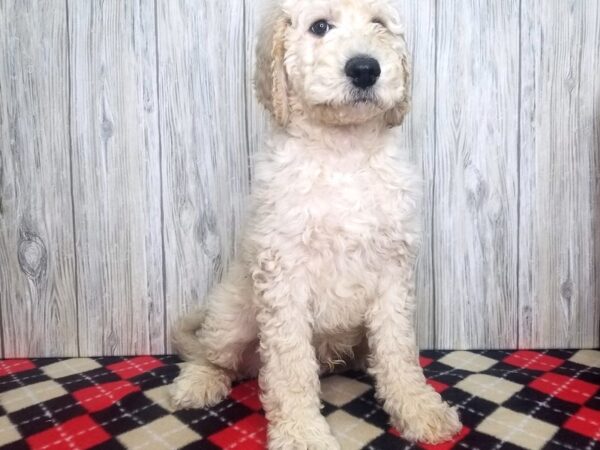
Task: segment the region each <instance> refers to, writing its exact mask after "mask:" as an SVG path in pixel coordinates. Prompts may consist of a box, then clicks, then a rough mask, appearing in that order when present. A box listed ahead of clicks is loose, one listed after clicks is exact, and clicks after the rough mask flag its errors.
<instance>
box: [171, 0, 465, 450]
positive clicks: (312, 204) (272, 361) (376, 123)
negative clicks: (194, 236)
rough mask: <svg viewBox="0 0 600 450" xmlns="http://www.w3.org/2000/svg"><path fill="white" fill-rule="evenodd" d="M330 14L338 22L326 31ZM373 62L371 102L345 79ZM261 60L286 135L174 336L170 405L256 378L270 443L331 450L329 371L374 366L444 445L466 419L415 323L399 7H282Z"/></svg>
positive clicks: (414, 208) (396, 401) (382, 384)
mask: <svg viewBox="0 0 600 450" xmlns="http://www.w3.org/2000/svg"><path fill="white" fill-rule="evenodd" d="M318 19H327V20H329V21H330V22H331V23H332V24H334V25H335V28H334V29H333V30H332V31H330V32H329V33H328V34H326V35H325V36H324V37H317V36H314V35H313V34H311V33H309V31H308V30H309V28H310V26H311V24H312V23H313V22H315V21H316V20H318ZM374 19H377V20H376V21H375V22H382V23H383V24H381V23H375V22H374ZM361 54H366V55H370V56H372V57H374V58H376V59H377V60H378V61H379V63H380V65H381V76H380V78H379V80H378V81H377V83H376V84H375V86H374V87H373V91H372V94H370V96H369V97H368V98H363V97H361V98H358V97H357V96H360V95H362V94H361V93H357V92H356V90H355V89H353V87H352V84H351V82H350V80H349V79H348V78H347V77H346V76H345V75H344V70H343V68H344V65H345V63H346V61H347V60H348V59H349V58H351V57H353V56H356V55H361ZM257 56H258V58H257V70H256V79H255V81H256V91H257V95H258V98H259V100H260V101H261V103H262V104H263V105H264V106H265V107H266V108H267V109H268V110H269V111H270V112H271V113H272V116H273V118H274V122H275V123H274V130H273V133H272V136H271V138H270V140H269V143H268V144H267V145H266V147H265V149H264V150H263V151H262V152H261V153H260V155H259V157H258V161H257V163H256V176H255V179H254V185H253V192H252V208H251V214H250V217H249V221H248V224H247V227H246V229H245V234H244V237H243V240H242V243H241V251H240V252H239V254H240V256H239V258H238V259H237V260H236V261H235V262H233V264H232V267H231V268H230V270H229V272H228V273H227V275H226V276H225V277H224V279H223V281H222V282H221V283H220V284H219V285H218V286H216V287H215V288H214V289H213V291H212V293H211V294H210V296H209V298H208V301H207V302H206V306H205V307H203V308H202V309H201V310H200V311H198V312H196V313H194V314H191V315H189V316H187V317H185V318H184V319H183V320H182V321H181V322H180V324H179V325H178V328H177V329H176V331H175V333H174V343H175V345H176V347H177V348H178V350H179V352H180V354H181V355H182V356H183V357H184V358H186V359H188V360H189V361H190V363H189V364H188V365H187V366H186V367H185V368H184V369H183V371H182V373H181V375H180V376H179V377H178V378H177V379H176V380H175V383H174V386H173V390H172V394H173V398H172V399H173V403H174V405H175V406H176V407H179V408H195V407H205V406H209V405H213V404H215V403H217V402H219V401H220V400H222V399H223V398H224V396H225V395H227V393H228V392H229V389H230V387H231V383H232V381H233V380H235V379H237V378H241V377H253V376H256V375H258V377H259V382H260V387H261V390H262V397H261V398H262V402H263V405H264V409H265V412H266V415H267V418H268V420H269V430H268V437H269V448H271V449H286V450H288V449H323V450H331V449H335V448H339V444H338V443H337V442H336V440H335V439H334V437H333V436H332V434H331V431H330V429H329V426H328V424H327V422H326V421H325V419H324V418H323V416H322V415H321V414H320V412H319V407H320V401H319V378H318V375H319V373H320V372H322V371H324V370H330V369H331V368H334V367H336V366H343V365H348V364H354V365H356V366H359V367H362V366H363V365H366V366H367V367H368V370H369V372H370V373H371V374H372V375H373V376H374V378H375V380H376V390H377V395H378V397H379V398H380V399H381V400H382V401H383V407H384V409H385V411H386V412H387V413H389V415H390V417H391V422H392V424H393V425H394V426H396V427H397V428H398V429H400V430H401V431H402V434H403V436H404V437H406V438H408V439H412V440H420V441H426V442H438V441H443V440H446V439H448V438H450V437H451V436H452V435H453V434H454V433H456V432H457V431H458V430H459V429H460V426H461V425H460V422H459V420H458V416H457V413H456V411H455V409H453V408H450V407H449V406H448V405H447V404H445V403H444V402H443V401H442V399H441V397H440V396H439V394H437V393H436V392H435V391H434V390H433V389H432V388H431V387H430V386H428V385H427V384H426V383H425V377H424V376H423V372H422V370H421V368H420V367H419V364H418V351H417V347H416V343H415V335H414V331H413V326H412V316H413V309H414V263H415V258H416V255H417V251H418V246H419V238H420V232H419V211H418V203H419V196H420V194H419V192H420V181H419V179H418V177H417V176H416V173H415V171H414V169H413V168H412V167H411V166H410V165H408V164H406V163H405V162H403V161H401V160H399V159H398V157H397V155H398V149H397V145H396V143H397V142H398V140H397V139H396V138H395V137H394V133H393V130H392V127H394V126H396V125H399V124H401V122H402V120H403V118H404V115H405V114H406V112H407V110H408V108H409V103H410V102H409V78H410V66H409V60H408V55H407V51H406V44H405V41H404V32H403V28H402V26H401V23H400V20H399V17H398V14H397V12H396V11H395V9H394V8H393V7H392V6H391V5H390V3H389V2H388V1H385V0H301V1H292V0H283V1H282V2H272V3H271V4H270V5H269V7H268V10H267V14H266V16H265V19H264V22H263V27H262V30H261V34H260V39H259V43H258V47H257ZM352 361H354V362H352Z"/></svg>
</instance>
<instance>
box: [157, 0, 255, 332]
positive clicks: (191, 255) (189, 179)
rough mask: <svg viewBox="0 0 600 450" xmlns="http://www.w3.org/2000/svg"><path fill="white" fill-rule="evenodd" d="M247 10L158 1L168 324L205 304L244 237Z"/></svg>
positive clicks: (235, 5) (227, 4) (239, 2)
mask: <svg viewBox="0 0 600 450" xmlns="http://www.w3.org/2000/svg"><path fill="white" fill-rule="evenodd" d="M243 6H244V5H243V1H242V0H235V1H233V2H200V3H198V2H196V1H193V0H186V1H179V2H172V1H170V0H159V1H158V11H157V13H158V42H159V45H158V48H159V96H160V118H161V120H160V122H161V126H160V129H161V140H162V176H163V183H164V192H163V205H164V241H165V261H166V283H167V284H166V298H167V323H168V324H171V323H172V322H173V321H174V320H176V319H177V318H178V317H179V316H180V315H181V314H183V313H184V312H185V311H188V310H190V309H193V308H195V307H196V306H197V305H199V304H201V302H203V301H204V297H205V296H206V293H207V291H208V289H209V288H210V287H211V286H212V285H213V283H214V282H215V281H216V280H218V279H219V278H220V276H221V274H222V272H223V269H224V268H225V267H226V266H227V264H228V262H229V260H230V257H231V255H232V253H233V251H234V242H235V241H236V238H237V236H238V234H239V230H240V225H241V221H242V216H243V210H244V206H245V204H246V201H245V197H246V195H247V193H248V190H249V187H248V186H249V179H248V178H249V177H248V146H247V140H246V119H245V107H246V104H245V90H246V85H245V82H246V81H245V75H246V74H245V63H244V61H245V41H244V39H245V36H244V7H243ZM168 326H169V325H168Z"/></svg>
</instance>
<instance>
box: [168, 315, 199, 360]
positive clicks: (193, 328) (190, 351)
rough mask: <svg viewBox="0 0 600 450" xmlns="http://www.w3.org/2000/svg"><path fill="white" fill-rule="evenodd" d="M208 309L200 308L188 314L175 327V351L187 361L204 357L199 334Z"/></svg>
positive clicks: (173, 342) (172, 341)
mask: <svg viewBox="0 0 600 450" xmlns="http://www.w3.org/2000/svg"><path fill="white" fill-rule="evenodd" d="M205 316H206V309H205V308H203V307H202V308H199V309H197V310H196V311H193V312H191V313H188V314H186V315H185V316H183V317H182V318H181V319H179V320H178V321H177V322H176V323H175V325H174V326H173V331H172V332H171V343H172V344H173V347H174V348H175V351H176V352H177V353H178V354H179V356H181V358H182V359H184V360H186V361H193V360H196V359H199V358H200V357H201V356H202V353H203V352H202V345H201V344H200V340H199V339H198V335H197V332H198V330H199V329H200V328H201V327H202V324H203V323H204V317H205Z"/></svg>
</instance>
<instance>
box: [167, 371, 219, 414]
mask: <svg viewBox="0 0 600 450" xmlns="http://www.w3.org/2000/svg"><path fill="white" fill-rule="evenodd" d="M230 389H231V378H230V377H229V375H227V374H226V373H225V372H223V371H222V370H219V369H216V368H213V367H207V366H198V365H193V364H188V365H186V366H185V367H184V368H183V370H182V371H181V373H180V374H179V376H178V377H177V378H175V381H173V384H172V385H171V388H170V393H171V405H172V406H173V408H174V409H176V410H177V409H189V408H206V407H209V406H213V405H216V404H217V403H219V402H220V401H221V400H223V399H224V398H225V397H226V396H227V394H229V391H230Z"/></svg>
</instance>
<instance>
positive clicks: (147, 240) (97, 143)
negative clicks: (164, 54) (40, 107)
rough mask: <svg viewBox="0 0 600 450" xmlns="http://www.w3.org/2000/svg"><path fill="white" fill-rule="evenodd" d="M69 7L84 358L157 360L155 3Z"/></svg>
mask: <svg viewBox="0 0 600 450" xmlns="http://www.w3.org/2000/svg"><path fill="white" fill-rule="evenodd" d="M68 5H69V19H70V23H69V28H70V42H71V55H70V58H71V72H70V79H71V89H72V104H71V117H72V127H71V130H72V132H71V139H72V145H73V150H74V152H73V153H74V158H73V174H74V183H73V184H74V193H73V194H74V200H75V203H74V204H75V224H76V235H77V272H78V292H79V295H78V298H79V303H80V305H79V337H80V348H81V354H82V355H97V354H104V355H113V354H131V353H136V354H139V353H161V352H164V343H165V333H164V297H163V285H162V283H163V269H162V246H161V241H162V238H161V214H160V211H161V209H160V205H161V203H160V202H161V190H160V152H159V137H158V111H157V87H156V86H157V84H156V65H155V64H156V47H155V43H156V39H155V20H154V19H155V16H154V4H153V1H152V0H135V1H134V0H132V1H128V2H122V1H119V0H110V1H105V2H96V1H92V0H86V1H81V0H72V1H69V2H68Z"/></svg>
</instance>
